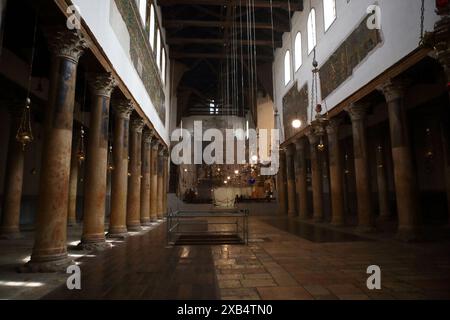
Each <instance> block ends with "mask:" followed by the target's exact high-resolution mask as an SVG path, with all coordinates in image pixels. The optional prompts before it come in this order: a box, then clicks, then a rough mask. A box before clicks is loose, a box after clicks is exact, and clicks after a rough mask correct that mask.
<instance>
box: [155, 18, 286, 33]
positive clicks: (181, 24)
mask: <svg viewBox="0 0 450 320" xmlns="http://www.w3.org/2000/svg"><path fill="white" fill-rule="evenodd" d="M163 27H164V28H166V29H174V28H187V27H197V28H231V27H233V21H213V20H210V21H207V20H164V21H163ZM236 27H237V28H246V27H247V25H246V24H243V25H240V24H237V25H236ZM273 28H274V30H276V31H281V32H287V31H289V23H286V24H274V26H273ZM255 29H262V30H272V24H271V23H269V22H267V23H255Z"/></svg>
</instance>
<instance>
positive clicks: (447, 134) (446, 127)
mask: <svg viewBox="0 0 450 320" xmlns="http://www.w3.org/2000/svg"><path fill="white" fill-rule="evenodd" d="M449 122H450V121H449V120H448V119H447V121H444V123H442V124H441V131H442V147H443V149H444V151H443V154H444V166H445V167H444V168H445V184H446V186H447V210H448V222H449V225H450V124H449Z"/></svg>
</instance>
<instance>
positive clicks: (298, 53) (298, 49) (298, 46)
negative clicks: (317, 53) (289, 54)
mask: <svg viewBox="0 0 450 320" xmlns="http://www.w3.org/2000/svg"><path fill="white" fill-rule="evenodd" d="M294 57H295V59H294V60H295V71H297V70H298V69H299V68H300V67H301V65H302V34H301V33H300V32H297V35H296V36H295V41H294Z"/></svg>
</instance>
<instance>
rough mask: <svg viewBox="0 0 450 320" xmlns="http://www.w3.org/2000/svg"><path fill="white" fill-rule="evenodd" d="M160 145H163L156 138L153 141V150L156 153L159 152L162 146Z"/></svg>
mask: <svg viewBox="0 0 450 320" xmlns="http://www.w3.org/2000/svg"><path fill="white" fill-rule="evenodd" d="M160 144H161V143H160V142H159V140H158V139H156V136H155V139H153V140H152V149H153V150H154V151H158V149H159V145H160Z"/></svg>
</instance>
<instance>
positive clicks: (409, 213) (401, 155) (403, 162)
mask: <svg viewBox="0 0 450 320" xmlns="http://www.w3.org/2000/svg"><path fill="white" fill-rule="evenodd" d="M407 85H408V83H407V81H404V80H401V79H397V80H392V81H390V82H388V83H387V84H386V85H385V86H384V87H383V88H382V91H383V93H384V96H385V98H386V102H387V105H388V115H389V126H390V133H391V145H392V160H393V164H394V182H395V194H396V198H397V212H398V222H399V230H398V237H399V238H401V239H403V240H414V239H415V238H416V237H417V235H418V234H417V231H418V230H417V228H418V225H419V223H420V212H419V207H420V203H419V199H420V198H419V190H418V185H417V177H416V172H415V168H414V164H413V162H414V161H413V153H412V149H411V144H410V141H409V129H408V120H407V116H406V106H405V100H404V99H405V93H406V88H407Z"/></svg>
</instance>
